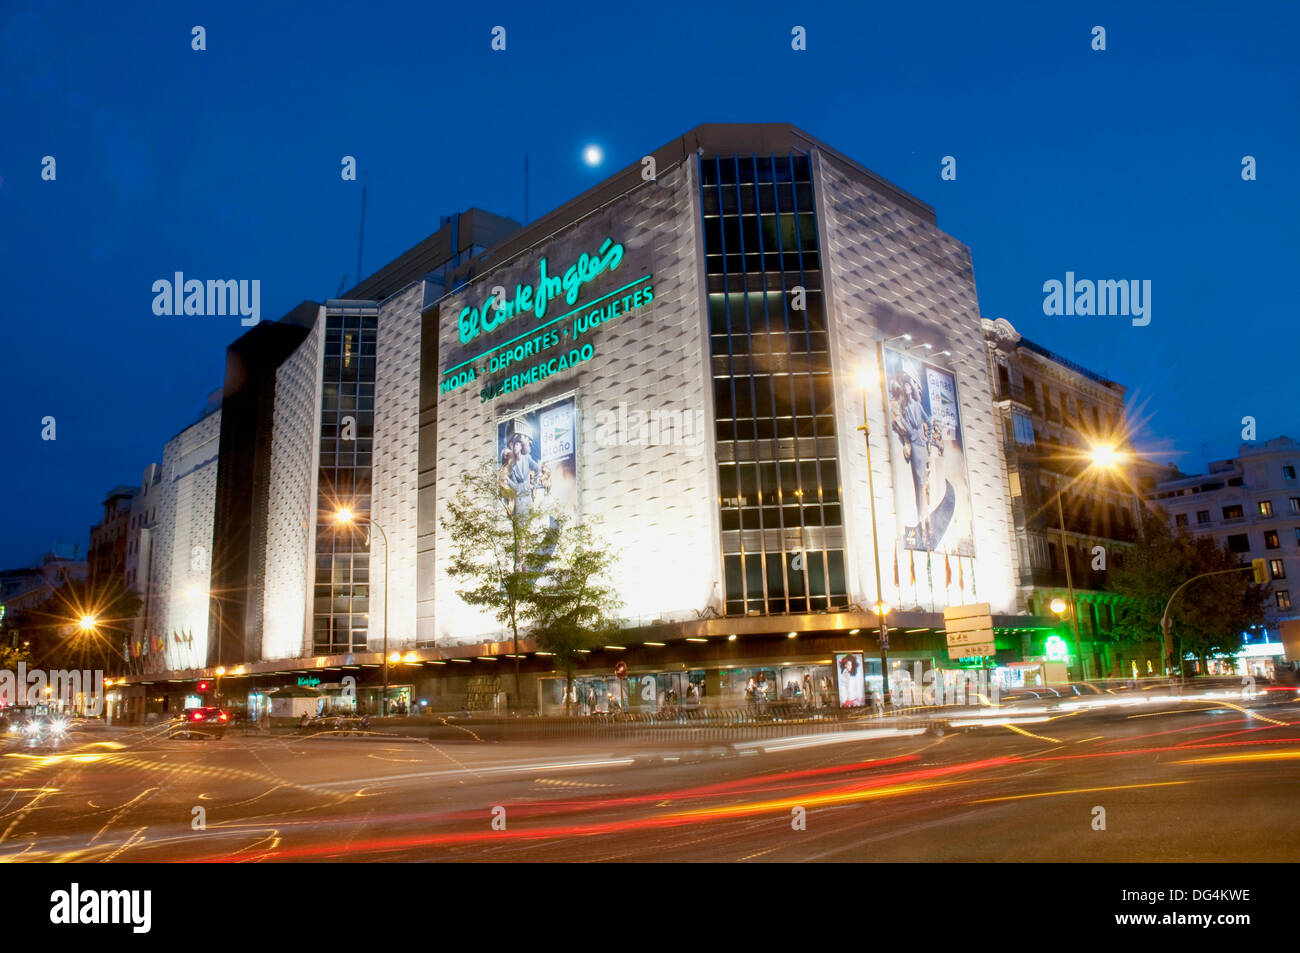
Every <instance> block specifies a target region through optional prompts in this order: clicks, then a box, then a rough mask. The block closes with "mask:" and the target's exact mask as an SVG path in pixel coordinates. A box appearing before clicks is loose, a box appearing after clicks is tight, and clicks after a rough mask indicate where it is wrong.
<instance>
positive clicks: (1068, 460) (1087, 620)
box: [983, 318, 1159, 677]
mask: <svg viewBox="0 0 1300 953" xmlns="http://www.w3.org/2000/svg"><path fill="white" fill-rule="evenodd" d="M983 325H984V340H985V346H986V350H987V354H988V364H989V382H990V384H991V385H992V388H993V400H994V403H995V406H996V408H997V413H998V417H999V420H1000V423H1001V433H1002V439H1003V446H1004V448H1005V454H1006V460H1007V485H1008V489H1009V492H1010V497H1011V507H1012V513H1013V516H1014V520H1015V527H1016V543H1017V546H1016V553H1017V560H1018V570H1019V589H1018V593H1019V603H1020V606H1021V607H1022V608H1023V609H1024V610H1026V611H1029V612H1036V613H1038V614H1040V615H1047V614H1048V613H1049V612H1050V609H1049V605H1050V603H1051V601H1052V600H1053V599H1055V598H1058V597H1059V598H1063V599H1064V598H1066V597H1067V594H1068V591H1067V585H1066V582H1067V580H1066V563H1065V560H1066V559H1068V560H1069V567H1070V574H1071V576H1072V578H1073V582H1074V589H1075V598H1076V600H1077V601H1078V604H1079V625H1080V640H1081V641H1082V642H1083V658H1082V663H1083V664H1082V667H1081V671H1080V672H1079V673H1078V674H1081V675H1084V676H1086V677H1096V676H1105V675H1108V674H1115V673H1119V672H1123V671H1125V670H1126V666H1124V665H1121V662H1122V661H1124V660H1123V659H1121V657H1120V655H1118V654H1116V653H1117V650H1116V647H1115V646H1114V645H1113V644H1112V643H1110V642H1109V641H1108V640H1107V639H1106V638H1105V633H1106V632H1107V631H1108V630H1109V629H1110V628H1111V626H1112V625H1113V623H1114V619H1115V603H1116V601H1117V599H1118V598H1119V597H1118V596H1117V595H1116V594H1115V593H1113V592H1110V591H1108V589H1109V586H1108V584H1107V579H1108V572H1109V570H1110V569H1111V568H1112V567H1113V566H1114V565H1115V564H1116V563H1117V562H1120V561H1122V559H1123V556H1124V552H1125V550H1126V549H1128V548H1129V547H1131V546H1132V545H1133V543H1134V540H1135V539H1136V538H1137V533H1138V530H1139V527H1140V526H1141V519H1140V513H1141V505H1142V503H1141V498H1140V489H1139V487H1140V482H1141V477H1140V473H1139V471H1141V470H1142V467H1141V464H1140V462H1139V461H1137V460H1136V459H1135V458H1134V457H1133V456H1132V443H1131V440H1130V437H1129V431H1128V424H1127V422H1126V417H1125V413H1124V393H1125V390H1124V387H1123V386H1122V385H1120V384H1117V383H1115V382H1114V381H1111V380H1107V379H1106V378H1105V377H1102V376H1101V375H1100V374H1096V373H1094V372H1093V371H1090V370H1088V369H1087V368H1084V367H1081V366H1079V365H1078V364H1076V363H1074V362H1073V361H1070V360H1067V359H1066V358H1064V357H1061V356H1060V355H1059V354H1054V353H1053V352H1051V351H1049V350H1047V349H1046V348H1044V347H1042V346H1041V345H1038V344H1036V343H1034V342H1033V341H1030V340H1029V339H1027V338H1025V337H1023V336H1021V335H1020V333H1019V332H1018V331H1016V329H1015V327H1014V326H1013V325H1012V324H1011V322H1010V321H1007V320H1006V319H1005V318H998V319H997V320H996V321H993V320H989V319H987V318H986V319H985V320H984V322H983ZM1095 446H1106V447H1111V448H1113V449H1114V450H1116V451H1120V452H1121V454H1122V456H1121V457H1120V464H1119V467H1120V472H1118V473H1106V472H1103V471H1101V470H1099V469H1097V468H1095V467H1094V468H1091V469H1090V468H1089V463H1088V460H1087V454H1088V452H1089V451H1090V450H1091V449H1092V448H1093V447H1095ZM1058 493H1059V494H1061V501H1060V502H1061V507H1060V510H1061V512H1063V514H1064V517H1065V543H1066V550H1065V555H1063V554H1062V547H1061V536H1062V534H1061V519H1060V515H1061V512H1058V508H1057V499H1056V498H1057V494H1058ZM1097 547H1101V548H1102V549H1101V554H1100V557H1099V554H1098V550H1097ZM1099 565H1104V566H1105V569H1096V568H1094V566H1099ZM1094 636H1096V638H1094ZM1094 643H1095V644H1094ZM1155 661H1156V662H1157V663H1158V661H1159V660H1158V659H1156V660H1155Z"/></svg>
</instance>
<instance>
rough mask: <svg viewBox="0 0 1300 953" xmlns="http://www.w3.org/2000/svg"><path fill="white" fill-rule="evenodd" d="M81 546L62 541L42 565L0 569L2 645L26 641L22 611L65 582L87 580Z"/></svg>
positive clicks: (51, 593) (33, 605)
mask: <svg viewBox="0 0 1300 953" xmlns="http://www.w3.org/2000/svg"><path fill="white" fill-rule="evenodd" d="M80 549H81V547H80V546H77V545H75V544H59V545H56V546H55V547H54V548H53V549H52V550H50V552H48V553H46V554H45V555H44V557H42V559H41V564H40V565H39V566H32V567H26V566H25V567H22V568H19V569H3V570H0V644H3V645H8V646H11V647H15V648H17V647H19V646H21V645H22V643H23V642H24V641H25V640H26V636H25V635H24V634H23V628H24V621H23V613H24V612H25V611H26V610H28V609H32V608H35V607H36V606H39V605H41V604H42V603H44V602H45V601H46V600H47V599H49V598H50V596H52V595H53V594H54V591H55V590H56V589H58V588H59V587H60V586H62V585H63V584H64V583H66V582H84V581H85V579H86V576H87V575H88V574H89V571H90V569H89V566H88V565H87V563H86V561H85V560H84V559H82V558H81V555H80Z"/></svg>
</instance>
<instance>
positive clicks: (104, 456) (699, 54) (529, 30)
mask: <svg viewBox="0 0 1300 953" xmlns="http://www.w3.org/2000/svg"><path fill="white" fill-rule="evenodd" d="M1134 6H1137V5H1135V4H1131V3H1121V2H1113V3H1107V2H1098V3H1064V4H1062V3H1052V4H1043V3H1018V4H1004V5H1001V9H1000V11H999V12H989V11H988V10H987V9H986V5H985V4H959V3H953V4H933V3H924V4H917V3H907V2H893V3H886V4H861V3H854V4H844V5H843V6H842V8H836V7H831V6H825V7H822V6H818V8H816V9H810V8H809V6H808V5H807V4H803V3H787V4H773V3H761V4H760V3H752V2H751V3H707V4H706V3H691V4H673V3H666V4H665V3H654V4H634V3H611V4H601V3H583V4H561V3H556V4H552V3H546V4H516V3H503V2H496V3H492V4H481V3H468V4H429V3H387V2H380V0H375V2H369V3H364V4H338V5H336V8H335V9H331V8H330V5H328V4H323V5H299V7H298V9H296V10H290V9H288V8H287V5H283V4H276V3H267V2H265V0H260V2H256V3H245V2H222V3H174V2H173V3H156V4H143V3H122V4H117V3H113V4H106V3H89V2H87V3H59V2H56V0H10V2H9V3H6V4H4V5H3V12H0V44H2V45H0V119H2V126H0V129H3V135H0V262H3V269H4V289H5V290H4V298H3V304H2V305H0V309H2V312H0V313H2V315H3V322H4V328H5V332H6V348H5V358H6V359H5V361H4V368H3V377H2V378H0V380H2V381H3V385H2V386H3V406H4V410H3V421H4V443H3V446H4V451H5V452H4V461H3V463H4V465H3V466H2V467H0V498H2V499H4V500H5V501H6V508H7V514H6V520H5V527H4V532H3V534H0V566H4V567H8V566H16V565H23V564H27V563H30V562H33V561H35V560H37V559H38V558H39V556H40V554H41V553H42V552H44V551H46V550H48V549H49V548H50V546H51V545H52V544H54V543H55V542H56V541H63V542H65V543H73V542H75V543H80V544H81V546H82V551H83V552H84V549H85V544H86V541H87V537H88V528H89V526H90V524H91V523H92V522H94V521H95V520H96V519H97V518H98V515H99V513H100V501H101V500H102V498H103V495H104V493H105V491H106V490H108V489H109V488H111V487H112V486H115V485H117V484H119V483H127V484H133V483H136V482H138V480H139V477H140V471H141V469H142V468H143V467H144V466H145V465H146V464H148V463H150V462H151V461H155V460H160V459H161V455H162V447H163V444H164V442H165V441H166V440H168V439H169V438H170V437H171V436H172V435H174V434H175V433H176V432H177V431H179V430H180V429H182V428H183V427H185V426H187V425H188V424H189V423H191V422H192V421H193V420H194V419H195V418H196V416H197V414H198V412H199V410H200V409H201V407H202V405H203V402H204V399H205V397H206V395H207V394H208V392H209V391H210V390H212V389H213V388H216V387H219V386H220V384H221V379H222V373H223V368H224V348H225V346H226V345H227V344H228V343H229V342H230V341H231V340H233V339H234V338H236V337H237V336H238V335H239V334H240V333H241V331H242V330H243V329H242V328H241V327H240V326H239V319H238V317H156V316H155V315H154V314H153V311H152V307H151V305H152V301H153V293H152V291H151V286H152V284H153V282H154V281H155V280H156V279H159V278H170V277H171V275H172V273H173V272H176V271H183V272H185V273H186V275H187V277H196V278H204V279H206V278H249V279H252V278H258V279H260V280H261V282H262V316H263V318H264V319H269V318H277V317H279V316H280V315H282V314H283V313H284V312H285V311H287V310H289V309H290V308H291V307H293V306H294V305H296V304H297V303H298V302H299V301H301V300H303V299H312V300H316V301H323V300H324V299H325V298H328V297H332V296H334V295H335V293H336V292H337V290H338V289H339V285H340V282H341V280H342V279H343V276H344V275H345V274H346V275H348V286H349V287H350V286H351V285H352V284H353V283H355V280H356V275H355V274H353V273H354V272H355V270H356V256H357V230H358V218H359V213H360V200H361V184H360V182H359V181H358V182H344V181H342V180H341V178H340V175H339V171H340V159H341V157H342V156H344V155H354V156H356V157H357V160H358V163H359V166H360V168H361V169H362V170H364V171H366V172H367V173H368V182H369V205H368V211H367V223H366V252H365V270H366V271H367V272H371V271H373V270H374V269H376V268H377V267H379V266H380V265H382V264H383V263H385V262H387V261H389V260H391V259H392V258H394V257H396V256H397V255H399V254H400V253H401V252H403V251H404V250H406V249H407V248H409V247H410V246H411V245H414V244H415V243H416V242H418V241H419V240H420V239H422V238H423V237H425V236H426V235H428V234H429V233H431V232H433V231H435V230H436V229H437V227H438V221H439V216H440V215H443V214H448V213H451V212H454V211H459V210H463V209H466V208H468V207H470V206H475V205H477V206H480V207H483V208H486V209H489V210H492V211H495V212H498V213H500V214H503V215H508V216H511V217H515V218H518V217H521V216H522V214H523V187H522V178H523V177H522V165H523V155H524V152H525V151H527V152H528V153H529V156H530V162H531V167H532V190H531V203H530V204H531V211H532V217H534V218H536V217H537V216H538V215H539V214H541V213H542V212H545V211H547V210H549V209H551V208H554V207H555V206H556V205H558V204H560V203H562V202H563V201H565V200H567V199H568V198H570V197H572V196H574V195H576V194H577V193H579V192H581V191H582V190H583V189H585V188H586V187H588V186H589V185H591V184H594V183H595V182H597V181H599V180H600V179H602V178H604V177H605V176H606V175H608V174H609V173H610V172H612V171H614V170H617V169H619V168H622V167H624V166H626V165H628V164H630V163H632V162H635V161H636V160H638V159H639V158H640V156H642V155H643V154H645V153H646V152H648V151H650V150H651V149H654V148H656V147H658V146H660V145H661V144H663V143H664V142H666V141H668V140H670V139H672V138H673V137H675V136H677V135H679V134H680V133H682V132H684V131H686V130H687V129H690V128H691V127H693V126H695V125H697V124H699V123H701V122H728V121H750V122H761V121H772V122H778V121H786V122H792V123H794V124H795V125H797V126H800V127H801V128H803V129H805V130H806V131H808V132H809V133H811V134H812V135H814V136H817V137H818V138H820V139H822V140H823V141H825V142H827V143H828V144H830V145H831V146H833V147H835V148H837V149H838V150H839V151H841V152H843V153H845V154H847V155H849V156H851V157H853V158H855V159H857V160H858V161H860V162H861V163H862V164H863V165H865V166H867V167H868V168H870V169H872V170H874V171H876V172H877V173H879V174H880V175H882V176H884V177H885V178H887V179H889V180H891V181H893V182H895V183H896V184H898V185H899V186H901V187H902V188H904V189H906V190H908V191H910V192H912V193H913V194H915V195H917V196H918V197H920V198H921V199H923V200H924V201H926V202H928V203H930V204H931V205H933V206H934V207H935V209H936V210H937V213H938V220H939V226H940V227H941V228H942V229H944V230H945V231H946V232H948V233H949V234H951V235H954V236H956V237H957V238H958V239H960V240H961V241H963V242H965V243H966V244H968V245H969V246H970V247H971V249H972V252H973V255H974V260H975V276H976V281H977V284H978V289H979V295H980V304H981V309H982V311H983V314H984V315H985V316H987V317H1006V318H1008V319H1009V320H1010V321H1011V322H1012V323H1013V324H1015V325H1016V327H1017V328H1018V329H1019V330H1020V331H1021V332H1022V333H1024V334H1025V335H1026V336H1027V337H1030V338H1032V339H1034V340H1036V341H1038V342H1039V343H1041V344H1043V345H1045V346H1047V347H1049V348H1052V349H1053V350H1056V351H1058V352H1060V353H1062V354H1064V355H1065V356H1067V357H1069V358H1071V359H1072V360H1075V361H1077V362H1079V363H1081V364H1083V365H1084V366H1086V367H1089V368H1092V369H1094V370H1096V371H1098V372H1101V373H1103V374H1106V375H1109V376H1111V377H1113V378H1114V379H1116V380H1118V381H1120V382H1121V383H1124V384H1126V385H1127V386H1128V388H1129V398H1130V400H1129V411H1130V416H1131V417H1134V418H1140V419H1141V420H1142V421H1143V428H1142V430H1141V431H1140V435H1139V440H1140V444H1141V446H1142V447H1143V448H1145V449H1147V450H1148V451H1149V452H1150V454H1151V455H1152V456H1153V457H1155V458H1156V459H1159V460H1161V461H1165V460H1172V461H1174V462H1176V463H1177V464H1178V465H1179V466H1180V467H1182V468H1183V469H1184V470H1187V471H1189V472H1190V471H1195V470H1198V469H1200V468H1202V467H1203V465H1204V461H1205V458H1206V454H1207V453H1208V455H1209V457H1210V458H1214V459H1217V458H1220V457H1226V456H1231V455H1233V454H1234V453H1235V452H1236V449H1237V447H1238V445H1239V443H1240V436H1241V423H1240V421H1241V418H1242V417H1243V416H1245V415H1248V414H1249V415H1253V416H1255V417H1256V418H1257V420H1258V428H1259V434H1258V436H1259V438H1260V439H1267V438H1269V437H1273V436H1276V435H1279V434H1283V433H1285V434H1289V435H1292V436H1300V409H1297V408H1298V406H1300V402H1298V401H1297V400H1296V399H1295V397H1294V393H1295V392H1294V386H1293V382H1294V380H1295V379H1296V374H1295V371H1294V359H1293V353H1292V351H1293V344H1294V342H1295V340H1296V336H1295V332H1294V331H1293V330H1292V322H1293V321H1294V320H1295V317H1296V299H1295V283H1296V273H1297V269H1296V265H1295V263H1296V260H1297V253H1298V252H1300V248H1298V247H1297V246H1298V244H1300V242H1298V240H1297V234H1298V233H1297V230H1296V227H1295V222H1296V220H1297V218H1298V217H1300V216H1297V205H1298V204H1300V203H1298V202H1297V190H1298V188H1300V185H1298V182H1300V177H1298V174H1297V173H1298V171H1300V170H1298V169H1297V156H1300V123H1298V122H1297V116H1298V115H1300V108H1297V107H1298V103H1297V92H1298V91H1300V83H1298V82H1297V69H1298V68H1297V63H1298V62H1300V59H1298V58H1297V57H1296V56H1295V53H1294V43H1295V38H1296V36H1297V26H1298V25H1300V23H1298V21H1300V6H1297V5H1296V4H1295V3H1291V2H1271V3H1269V2H1265V3H1261V4H1258V5H1252V6H1251V7H1250V8H1249V10H1247V9H1245V8H1243V7H1242V6H1240V5H1239V4H1231V3H1215V4H1208V3H1196V4H1188V3H1164V4H1143V5H1142V7H1143V9H1142V10H1135V9H1131V8H1132V7H1134ZM945 7H946V9H945ZM498 24H499V25H502V26H504V27H506V30H507V51H506V52H505V53H497V52H493V51H492V50H491V49H490V46H489V44H490V40H491V35H490V31H491V29H492V27H494V26H496V25H498ZM796 24H798V25H802V26H805V27H806V28H807V31H808V50H807V51H806V52H794V51H792V50H791V48H790V31H791V28H792V27H793V26H794V25H796ZM1098 24H1100V25H1102V26H1104V27H1105V28H1106V30H1107V49H1106V51H1105V52H1094V51H1093V50H1092V49H1091V48H1090V42H1091V30H1092V27H1093V26H1094V25H1098ZM195 25H202V26H203V27H205V28H206V30H207V50H206V51H205V52H195V51H193V50H191V48H190V40H191V33H190V31H191V28H192V27H193V26H195ZM592 142H594V143H598V144H600V145H601V146H603V148H604V150H605V152H606V162H605V164H604V166H603V167H601V168H598V169H592V168H588V167H586V166H585V165H583V164H582V162H581V160H580V153H581V150H582V148H583V147H584V146H585V145H587V144H588V143H592ZM46 155H51V156H54V157H55V159H56V161H57V179H56V180H55V181H53V182H46V181H42V179H41V160H42V157H43V156H46ZM944 155H953V156H955V157H956V159H957V173H958V177H957V180H956V181H955V182H944V181H941V180H940V175H939V172H940V159H941V157H942V156H944ZM1244 155H1253V156H1255V157H1256V158H1257V160H1258V175H1259V178H1258V180H1257V181H1254V182H1244V181H1242V178H1241V160H1242V157H1243V156H1244ZM1066 271H1073V272H1075V273H1076V275H1078V276H1079V277H1088V278H1094V279H1101V278H1138V279H1149V280H1150V281H1151V282H1152V285H1153V295H1152V299H1153V300H1152V321H1151V324H1150V325H1149V326H1148V327H1144V328H1139V327H1133V326H1132V325H1131V324H1130V321H1129V319H1128V318H1119V317H1045V316H1044V314H1043V307H1042V305H1043V298H1044V294H1043V290H1042V286H1043V282H1045V281H1047V280H1049V279H1051V278H1056V279H1058V280H1059V279H1063V278H1064V276H1065V272H1066ZM1288 368H1291V370H1288ZM47 415H50V416H54V417H55V418H56V420H57V440H55V441H42V440H41V436H40V435H41V419H42V418H43V417H45V416H47Z"/></svg>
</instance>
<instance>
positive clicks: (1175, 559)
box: [1113, 513, 1269, 664]
mask: <svg viewBox="0 0 1300 953" xmlns="http://www.w3.org/2000/svg"><path fill="white" fill-rule="evenodd" d="M1232 569H1240V571H1239V572H1225V573H1224V574H1223V575H1220V576H1211V577H1209V578H1207V579H1197V580H1196V581H1195V582H1193V583H1192V584H1191V585H1190V586H1188V587H1187V588H1186V589H1184V590H1183V591H1182V592H1181V593H1180V594H1179V596H1178V598H1177V599H1176V600H1175V601H1174V603H1173V605H1172V606H1170V608H1169V618H1170V620H1171V621H1172V623H1173V629H1172V631H1173V634H1174V641H1175V646H1176V649H1175V659H1174V661H1175V662H1176V663H1177V664H1181V660H1182V659H1183V658H1184V657H1185V655H1186V653H1188V652H1191V653H1193V654H1194V655H1196V656H1197V657H1198V658H1200V659H1201V660H1202V661H1204V659H1205V658H1206V656H1208V655H1215V654H1219V653H1226V654H1231V653H1234V652H1236V651H1237V650H1238V649H1240V648H1241V633H1242V632H1243V631H1245V630H1246V629H1248V628H1250V627H1251V626H1253V625H1256V624H1258V623H1260V622H1263V620H1264V611H1263V603H1264V599H1265V597H1267V595H1268V594H1269V587H1268V586H1267V585H1258V584H1256V583H1255V582H1254V581H1253V580H1252V578H1251V576H1250V568H1249V566H1244V567H1243V566H1242V564H1241V562H1240V560H1239V559H1238V558H1237V556H1236V555H1235V554H1234V553H1232V552H1230V551H1229V550H1228V549H1227V547H1226V546H1225V547H1220V546H1218V545H1217V544H1216V543H1215V542H1214V540H1213V539H1212V538H1210V537H1208V536H1198V537H1193V536H1191V535H1190V534H1189V533H1187V531H1186V530H1181V529H1180V530H1177V531H1175V530H1174V529H1173V528H1171V527H1170V525H1169V523H1168V522H1167V521H1166V520H1165V519H1164V518H1163V517H1161V516H1159V515H1157V514H1154V513H1144V514H1143V520H1142V541H1141V543H1140V544H1139V546H1138V547H1136V548H1134V550H1133V551H1132V552H1131V553H1129V554H1128V555H1127V556H1126V557H1125V560H1124V563H1123V565H1120V566H1116V567H1115V568H1114V570H1113V577H1114V585H1115V588H1116V589H1117V590H1119V591H1120V592H1122V593H1124V594H1125V595H1126V596H1128V597H1129V600H1130V601H1128V602H1126V603H1124V604H1123V605H1122V606H1121V607H1120V610H1119V614H1118V618H1117V619H1116V625H1115V629H1114V631H1115V634H1116V635H1117V636H1118V637H1119V638H1121V639H1122V640H1124V641H1128V642H1142V641H1148V640H1152V639H1159V640H1163V638H1164V636H1163V633H1162V632H1161V630H1160V617H1161V614H1162V613H1163V612H1164V608H1165V605H1166V603H1167V602H1168V601H1169V597H1170V596H1171V595H1173V593H1174V590H1176V589H1177V588H1178V587H1179V586H1181V585H1182V584H1183V583H1184V582H1187V580H1189V579H1191V578H1192V577H1193V576H1197V575H1200V574H1201V573H1207V572H1220V571H1222V570H1232Z"/></svg>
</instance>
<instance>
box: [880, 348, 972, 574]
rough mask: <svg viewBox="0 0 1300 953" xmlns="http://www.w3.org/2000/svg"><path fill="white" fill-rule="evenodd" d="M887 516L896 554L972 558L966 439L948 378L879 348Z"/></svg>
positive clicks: (926, 365) (941, 371)
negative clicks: (885, 415)
mask: <svg viewBox="0 0 1300 953" xmlns="http://www.w3.org/2000/svg"><path fill="white" fill-rule="evenodd" d="M884 359H885V389H886V394H887V395H888V400H889V408H888V412H889V459H890V466H891V469H892V472H893V477H894V512H895V513H896V514H897V518H898V525H899V527H900V534H899V535H900V537H901V539H900V542H901V544H902V548H903V549H904V550H920V551H922V552H930V553H944V554H947V555H951V556H973V555H974V554H975V546H974V529H973V519H972V511H971V499H970V481H969V478H968V477H967V474H966V441H965V436H964V435H963V433H962V427H961V415H960V412H959V411H958V407H957V379H956V377H955V376H954V375H953V373H952V372H951V371H949V370H946V369H945V368H942V367H937V366H935V365H934V364H929V363H926V362H925V361H922V360H920V359H918V358H915V357H912V356H910V355H907V354H903V353H901V352H899V351H895V350H891V349H889V348H885V349H884Z"/></svg>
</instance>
